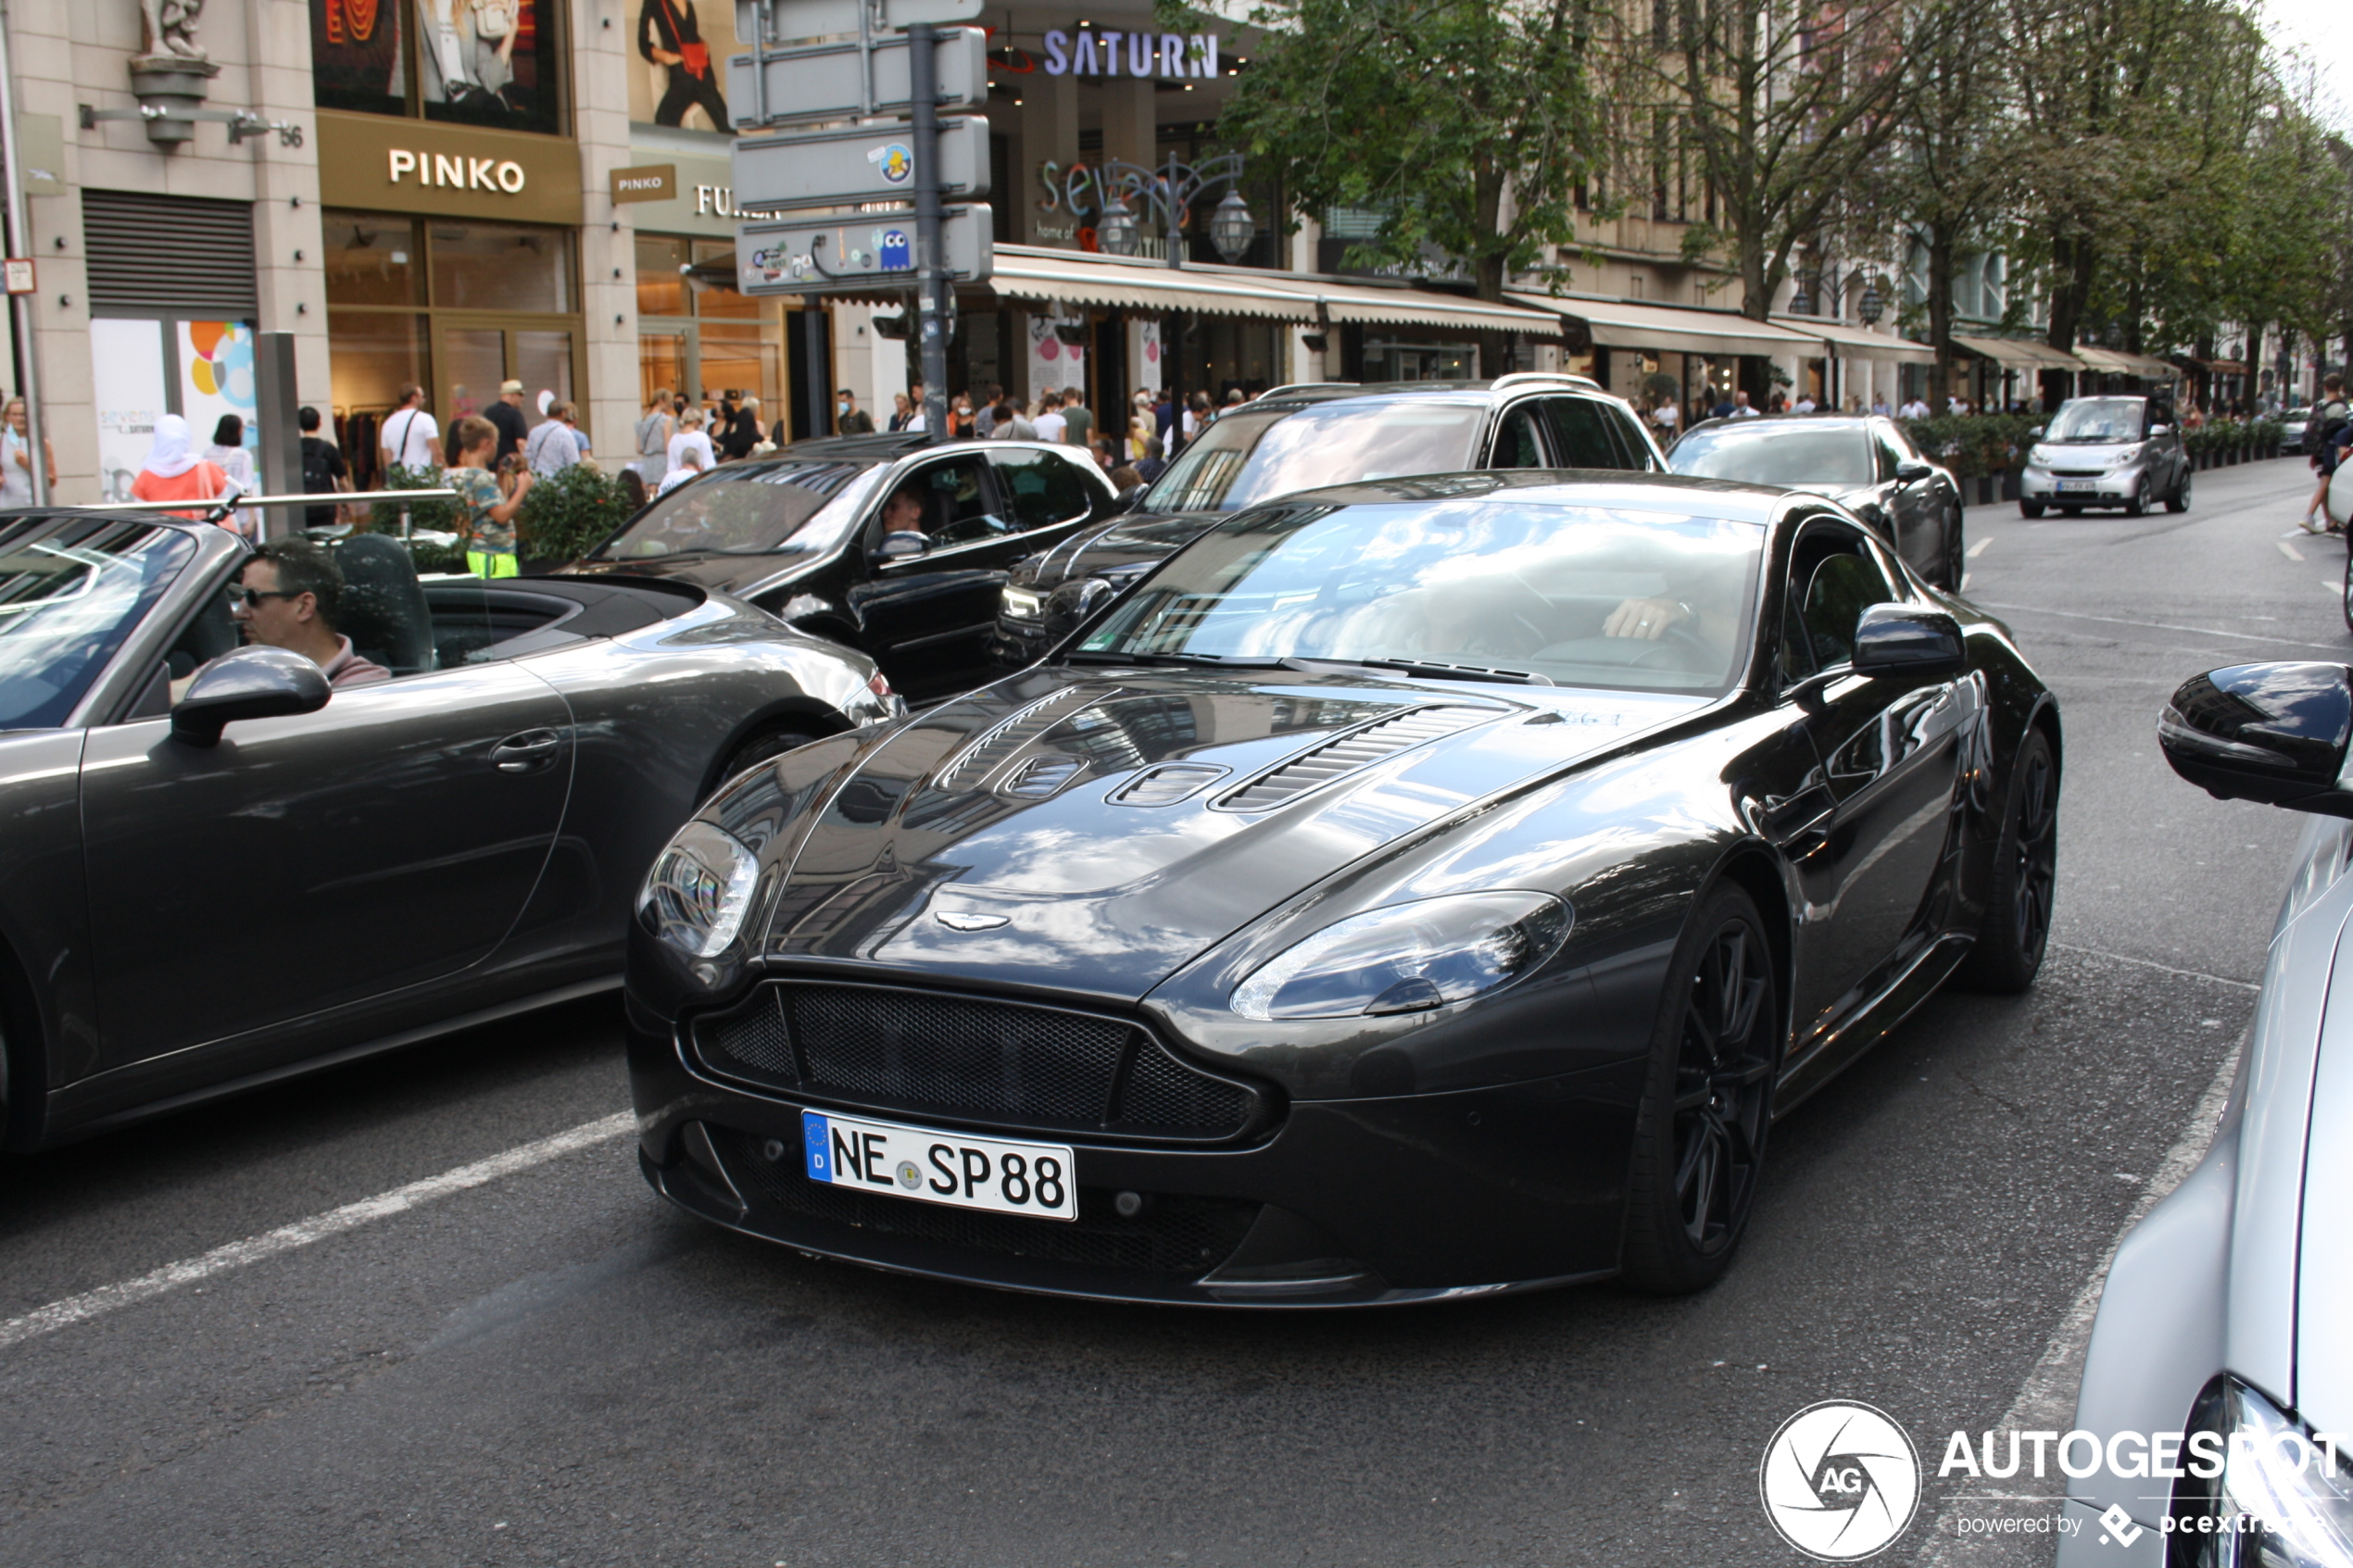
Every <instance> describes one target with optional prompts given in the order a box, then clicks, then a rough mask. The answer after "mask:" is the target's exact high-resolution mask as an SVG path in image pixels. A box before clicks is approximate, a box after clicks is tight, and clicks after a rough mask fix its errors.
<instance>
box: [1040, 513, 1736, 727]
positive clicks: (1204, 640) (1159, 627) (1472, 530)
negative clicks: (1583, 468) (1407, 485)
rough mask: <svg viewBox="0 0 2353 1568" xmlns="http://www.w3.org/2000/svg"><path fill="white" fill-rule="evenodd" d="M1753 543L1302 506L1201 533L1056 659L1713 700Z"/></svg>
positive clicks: (1519, 516)
mask: <svg viewBox="0 0 2353 1568" xmlns="http://www.w3.org/2000/svg"><path fill="white" fill-rule="evenodd" d="M1693 499H1694V500H1695V501H1696V500H1700V499H1701V498H1700V497H1696V496H1695V497H1693ZM1770 532H1771V531H1770V528H1769V527H1768V525H1767V524H1766V523H1764V522H1761V521H1747V520H1742V519H1728V518H1723V517H1720V516H1710V515H1705V514H1704V512H1694V511H1682V510H1676V511H1665V510H1661V511H1652V510H1647V509H1640V508H1620V507H1613V506H1606V505H1596V504H1589V503H1584V502H1579V501H1575V500H1567V499H1558V498H1554V497H1550V496H1546V497H1541V498H1538V497H1533V496H1529V495H1506V496H1501V497H1493V498H1470V497H1464V498H1443V499H1438V500H1427V499H1419V498H1415V499H1397V500H1390V499H1366V500H1354V499H1352V500H1348V501H1331V500H1318V499H1316V498H1315V497H1312V496H1310V497H1299V498H1296V499H1294V500H1293V501H1291V502H1289V503H1284V504H1277V505H1275V506H1270V507H1262V508H1253V509H1252V510H1250V511H1246V512H1242V513H1239V514H1237V515H1236V516H1234V517H1231V518H1228V519H1227V520H1226V521H1223V522H1221V523H1219V524H1217V525H1216V526H1214V527H1213V528H1211V529H1209V530H1208V531H1207V532H1206V533H1202V535H1200V536H1199V537H1198V538H1196V539H1194V540H1193V541H1192V542H1191V543H1190V544H1189V545H1187V546H1185V547H1184V548H1183V549H1181V550H1178V551H1177V552H1176V554H1174V555H1172V556H1171V557H1170V558H1168V559H1167V560H1166V561H1164V562H1163V563H1162V565H1161V567H1160V569H1159V570H1158V571H1155V572H1153V573H1152V575H1151V577H1149V578H1147V579H1146V580H1145V581H1144V582H1143V583H1141V584H1139V586H1138V587H1137V588H1136V589H1135V590H1133V591H1132V593H1131V594H1130V595H1129V596H1127V597H1126V599H1125V600H1124V601H1122V602H1121V603H1120V604H1118V605H1117V606H1116V607H1115V608H1113V609H1112V611H1111V612H1110V614H1109V615H1108V616H1107V617H1106V618H1105V619H1104V620H1103V621H1101V622H1100V623H1098V624H1097V625H1096V626H1094V627H1093V628H1091V629H1090V630H1089V631H1088V632H1087V633H1086V634H1085V635H1084V636H1083V637H1082V638H1081V639H1080V640H1079V641H1078V642H1077V643H1076V644H1075V645H1074V646H1071V647H1070V648H1069V649H1068V650H1067V653H1066V655H1065V657H1066V658H1069V659H1075V660H1083V661H1084V662H1087V663H1090V664H1092V663H1100V662H1102V661H1104V660H1105V659H1114V658H1119V657H1123V656H1124V657H1127V658H1132V659H1136V660H1137V661H1138V662H1143V663H1152V662H1165V661H1169V660H1172V659H1185V660H1186V661H1188V662H1190V661H1195V660H1198V661H1201V662H1203V663H1223V664H1227V665H1229V666H1233V667H1237V668H1239V667H1243V666H1246V665H1250V664H1265V663H1267V662H1273V663H1281V664H1294V665H1306V664H1312V663H1315V662H1327V663H1332V662H1344V663H1356V664H1363V665H1367V666H1372V667H1378V666H1381V665H1389V666H1391V667H1396V668H1401V669H1410V668H1411V667H1416V666H1419V667H1423V668H1427V669H1433V670H1434V669H1445V670H1447V671H1450V673H1453V672H1457V671H1459V672H1461V674H1460V675H1459V676H1458V677H1456V678H1473V679H1476V678H1478V675H1477V673H1476V671H1478V669H1480V668H1481V667H1484V668H1485V669H1487V670H1491V671H1494V672H1495V673H1494V675H1493V678H1494V679H1495V680H1497V681H1499V682H1510V683H1514V684H1554V685H1560V686H1580V687H1588V688H1601V689H1610V690H1627V691H1645V692H1660V693H1669V694H1674V695H1678V696H1705V697H1709V698H1715V697H1720V696H1725V695H1727V694H1729V693H1730V692H1733V691H1735V690H1739V689H1741V688H1742V687H1743V685H1744V684H1746V682H1747V679H1748V673H1749V670H1750V667H1751V664H1752V662H1753V660H1754V658H1755V647H1756V642H1757V629H1756V606H1757V604H1758V602H1759V600H1760V598H1761V597H1762V588H1763V583H1764V577H1765V571H1766V563H1767V542H1768V535H1769V533H1770ZM1531 675H1532V676H1538V677H1541V682H1530V681H1529V680H1528V677H1529V676H1531Z"/></svg>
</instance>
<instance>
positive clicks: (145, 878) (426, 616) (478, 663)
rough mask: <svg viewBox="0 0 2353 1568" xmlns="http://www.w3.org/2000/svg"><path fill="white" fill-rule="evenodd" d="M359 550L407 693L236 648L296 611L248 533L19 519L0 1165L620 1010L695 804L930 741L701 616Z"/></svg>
mask: <svg viewBox="0 0 2353 1568" xmlns="http://www.w3.org/2000/svg"><path fill="white" fill-rule="evenodd" d="M334 554H335V556H336V557H337V558H339V559H340V563H341V573H342V577H343V580H344V581H343V584H342V587H341V589H340V591H339V592H337V593H335V595H334V596H335V597H337V598H338V599H339V600H340V603H339V605H338V606H337V607H336V610H335V612H334V614H333V622H334V625H335V626H336V627H337V628H339V631H340V633H342V634H347V635H348V636H349V637H350V638H351V641H352V643H353V645H354V647H353V651H354V652H355V653H357V654H358V655H359V656H360V657H361V658H364V659H371V660H372V661H373V662H374V663H376V664H378V665H381V666H383V667H384V669H385V670H387V671H389V672H390V678H389V679H379V680H377V681H376V683H375V684H367V685H346V686H337V687H333V688H331V687H330V685H329V684H328V681H327V679H326V676H325V674H324V673H323V672H322V671H321V668H320V666H319V665H318V664H316V663H314V662H312V661H311V660H310V659H306V658H304V657H303V656H302V655H300V654H298V653H294V652H290V651H288V650H287V649H286V648H284V647H283V646H253V647H247V648H244V649H239V648H238V646H237V644H238V639H239V630H238V618H242V617H248V616H250V615H251V614H252V613H253V612H254V610H255V609H256V608H257V606H258V605H261V604H271V605H275V604H277V603H279V602H280V601H283V600H284V599H285V598H286V596H287V595H286V591H285V590H286V584H285V583H280V582H276V581H275V579H274V578H273V579H272V580H271V581H270V582H267V583H263V584H262V585H261V588H257V587H256V584H255V583H253V582H251V581H247V582H245V583H238V582H237V576H238V573H239V572H240V571H242V570H243V568H244V567H245V564H246V561H247V559H248V551H247V547H246V546H245V543H244V542H243V541H242V540H240V539H239V538H238V537H237V535H235V534H234V533H230V532H228V531H227V530H225V529H221V528H217V527H214V526H212V525H211V524H209V523H192V522H181V521H175V520H172V519H168V518H159V517H156V516H153V515H149V514H123V513H115V514H111V515H109V514H102V513H88V512H82V513H76V512H57V513H16V514H8V515H5V516H0V1052H4V1054H0V1062H5V1066H6V1073H5V1078H0V1084H5V1093H6V1099H5V1110H6V1147H8V1148H19V1149H20V1148H31V1147H34V1146H36V1145H39V1144H42V1143H44V1142H53V1141H55V1140H57V1139H58V1138H61V1137H64V1136H67V1135H71V1134H74V1133H77V1132H87V1131H90V1130H92V1129H94V1128H96V1127H100V1126H104V1125H107V1124H109V1123H115V1122H119V1121H121V1120H123V1119H125V1118H127V1117H131V1116H134V1115H139V1114H144V1113H145V1112H148V1111H152V1110H157V1109H161V1108H164V1107H167V1106H170V1105H173V1104H178V1103H183V1102H186V1101H188V1100H192V1099H195V1098H202V1097H204V1096H208V1095H212V1094H218V1093H220V1092H222V1091H224V1090H227V1089H233V1088H236V1087H238V1086H241V1085H250V1084H254V1083H258V1082H262V1081H266V1080H268V1079H271V1078H274V1077H277V1076H280V1075H282V1074H284V1073H290V1072H294V1071H296V1070H299V1069H302V1068H305V1067H311V1066H317V1065H320V1064H321V1063H324V1062H327V1061H332V1060H339V1059H341V1058H344V1057H347V1056H351V1055H356V1054H358V1053H359V1052H362V1051H367V1050H373V1049H378V1048H381V1047H386V1046H391V1045H397V1044H399V1043H400V1042H401V1041H403V1040H405V1039H412V1038H417V1037H420V1036H422V1035H429V1034H433V1033H436V1032H439V1031H441V1030H445V1029H450V1028H456V1027H459V1026H460V1025H462V1024H465V1023H468V1022H477V1021H480V1020H483V1019H485V1018H489V1017H493V1016H497V1015H498V1014H500V1013H504V1012H511V1011H515V1010H520V1009H522V1008H525V1007H530V1006H533V1005H535V1004H537V1003H540V1002H544V1001H548V1000H553V999H556V998H558V997H565V996H574V995H579V994H582V993H584V992H586V991H591V990H595V989H598V988H602V987H605V986H610V985H612V984H613V983H614V980H615V978H616V976H617V972H618V971H619V968H620V962H621V956H622V939H623V929H624V927H625V926H626V925H627V923H628V908H629V898H630V896H631V894H632V893H633V892H634V891H635V886H636V883H637V879H638V878H640V877H641V876H643V875H644V874H645V870H646V867H647V866H648V864H649V863H651V861H652V859H653V858H654V855H655V852H656V851H657V850H659V849H660V848H661V845H662V842H663V840H664V839H665V838H666V837H667V836H668V835H669V834H671V833H672V832H673V831H674V830H675V829H676V828H677V826H678V824H679V823H680V822H683V821H685V820H686V817H687V815H688V813H690V812H691V811H693V809H695V805H696V803H697V802H698V801H700V800H701V799H703V798H704V797H706V796H708V795H709V794H710V793H711V790H712V789H714V788H715V787H716V786H717V785H718V784H720V783H721V782H722V781H723V780H724V779H725V778H726V777H727V776H728V775H729V773H730V771H732V770H734V769H736V768H740V767H749V765H751V764H752V763H753V762H755V761H757V760H759V759H761V758H763V757H772V756H774V755H775V753H776V751H777V750H779V749H780V748H782V747H784V746H788V745H793V744H797V743H799V742H801V741H804V740H808V739H812V738H814V737H816V736H819V735H825V734H837V733H839V732H841V731H843V730H846V729H849V727H850V726H851V725H853V724H856V723H861V722H873V721H878V720H881V719H884V718H887V717H889V716H890V715H891V714H892V713H894V712H897V711H903V709H901V708H900V706H899V704H898V703H897V701H896V699H895V698H892V697H890V696H887V688H883V689H881V690H877V689H874V688H870V686H869V684H868V683H869V682H870V681H873V680H874V679H875V667H874V665H873V664H872V663H871V662H870V661H869V660H867V659H865V658H864V657H863V656H862V655H858V654H853V653H849V652H847V651H846V650H843V649H840V648H837V647H834V646H831V645H830V644H825V643H821V642H818V641H816V640H814V639H812V638H809V637H804V636H802V635H800V634H799V633H796V632H793V631H791V630H790V629H788V628H787V627H786V626H784V625H783V624H782V623H781V622H779V621H775V620H774V619H773V618H771V617H769V616H767V615H765V614H762V613H761V612H760V611H758V610H755V609H751V608H749V607H747V606H743V605H739V604H736V603H735V602H733V601H731V600H728V599H724V598H721V597H719V596H715V595H711V594H706V593H705V592H703V591H702V590H700V589H695V588H686V587H683V586H680V585H675V584H662V583H637V582H632V581H630V580H628V579H625V578H601V579H597V580H594V581H588V580H560V579H542V578H530V579H519V580H518V579H510V580H507V581H504V582H501V583H497V584H490V583H483V582H480V581H478V580H476V579H473V578H468V577H455V578H426V579H424V580H423V581H422V582H420V581H419V579H418V577H417V575H416V573H415V572H414V571H411V570H410V569H409V562H408V557H407V555H406V553H405V552H404V551H403V550H402V549H401V547H400V546H399V544H398V543H397V542H396V541H394V540H391V539H387V538H384V537H383V536H381V535H363V536H360V537H358V538H354V539H352V540H350V541H348V542H347V543H346V544H344V545H343V546H340V547H339V548H338V549H336V551H335V552H334ZM272 570H273V571H274V570H275V569H274V568H273V569H272ZM264 589H266V590H268V591H266V592H265V591H263V590H264ZM224 590H228V592H224ZM314 597H315V596H314ZM233 602H234V605H235V608H234V610H233ZM248 624H250V622H248ZM200 667H201V668H200Z"/></svg>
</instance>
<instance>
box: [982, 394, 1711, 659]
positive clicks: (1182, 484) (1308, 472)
mask: <svg viewBox="0 0 2353 1568" xmlns="http://www.w3.org/2000/svg"><path fill="white" fill-rule="evenodd" d="M1466 469H1605V470H1629V469H1630V470H1640V471H1646V472H1653V473H1663V472H1665V471H1666V470H1667V463H1666V459H1665V458H1661V457H1660V456H1659V452H1658V448H1657V446H1655V445H1653V444H1652V441H1651V438H1650V435H1649V433H1647V432H1646V431H1644V430H1643V429H1642V421H1641V420H1638V419H1636V418H1635V417H1634V411H1633V409H1632V408H1629V407H1628V406H1627V405H1626V403H1625V401H1624V400H1623V399H1622V398H1617V397H1613V396H1611V395H1609V394H1608V393H1606V392H1604V391H1603V390H1602V389H1601V387H1600V386H1599V385H1598V384H1596V383H1593V382H1591V381H1588V380H1586V379H1585V378H1584V377H1582V376H1567V375H1548V374H1541V373H1525V374H1518V375H1507V376H1503V377H1500V378H1499V379H1497V380H1495V381H1491V382H1393V383H1386V384H1382V385H1373V386H1360V385H1357V384H1354V383H1347V382H1326V383H1319V384H1315V385H1310V386H1282V387H1277V388H1276V389H1275V390H1274V391H1272V392H1269V393H1266V394H1265V395H1261V396H1260V397H1259V398H1257V399H1256V400H1255V401H1254V402H1250V403H1245V404H1243V405H1241V406H1240V407H1239V408H1227V409H1226V410H1225V411H1224V412H1222V413H1220V414H1219V415H1218V416H1217V418H1216V419H1214V420H1212V421H1211V422H1210V425H1209V428H1208V429H1206V430H1204V431H1202V433H1200V434H1199V435H1198V436H1195V437H1194V438H1193V441H1192V444H1191V445H1189V446H1187V447H1186V448H1185V449H1184V450H1183V451H1182V452H1180V453H1178V454H1177V456H1176V460H1175V461H1174V462H1172V463H1171V464H1169V466H1168V470H1167V471H1166V472H1164V473H1163V474H1162V475H1161V476H1160V477H1159V478H1158V479H1157V480H1155V481H1154V482H1153V483H1152V484H1151V487H1150V488H1149V489H1147V490H1146V491H1145V492H1144V493H1143V495H1141V496H1140V497H1139V498H1133V499H1132V501H1131V509H1130V510H1129V512H1128V513H1127V515H1126V516H1124V517H1121V518H1119V519H1117V520H1116V521H1113V522H1111V523H1109V524H1108V525H1105V526H1101V527H1096V528H1085V529H1080V530H1078V531H1076V533H1072V534H1070V535H1069V536H1068V537H1067V538H1065V539H1063V541H1062V542H1061V543H1060V544H1058V545H1055V546H1053V547H1052V548H1051V549H1048V550H1045V551H1042V552H1039V553H1038V554H1035V555H1032V556H1031V557H1030V558H1028V559H1026V560H1024V561H1022V562H1020V563H1019V564H1018V565H1016V566H1015V567H1014V568H1013V572H1012V574H1011V576H1010V577H1009V578H1008V579H1007V580H1006V583H1005V587H1004V593H1003V602H1002V606H1001V608H1000V610H999V612H998V616H997V631H996V634H995V635H994V636H993V637H991V638H990V639H989V644H988V656H989V659H990V660H991V661H992V662H993V663H994V664H995V665H996V666H997V669H998V671H1004V670H1017V669H1020V668H1022V667H1023V666H1025V665H1028V664H1032V663H1035V662H1036V661H1037V660H1038V659H1039V658H1040V657H1041V656H1043V655H1044V653H1045V652H1046V650H1047V649H1048V648H1050V647H1051V646H1054V644H1056V643H1057V642H1060V641H1061V640H1062V639H1063V637H1064V636H1066V635H1068V634H1069V633H1070V632H1071V631H1072V629H1073V628H1075V627H1076V626H1077V624H1078V623H1079V621H1083V620H1085V619H1086V618H1087V616H1088V614H1090V613H1092V612H1093V611H1094V610H1095V609H1096V608H1098V607H1099V606H1101V604H1102V602H1103V601H1104V600H1105V599H1106V598H1108V597H1109V596H1112V595H1113V594H1115V593H1117V592H1119V591H1120V590H1121V589H1122V588H1124V587H1126V585H1127V584H1128V583H1133V582H1135V581H1136V579H1137V578H1139V577H1140V576H1142V575H1143V574H1144V573H1145V572H1146V571H1150V570H1151V568H1152V567H1154V566H1156V565H1158V564H1159V563H1160V562H1161V561H1162V560H1163V559H1164V558H1166V557H1167V556H1169V555H1171V554H1172V553H1174V552H1175V551H1176V549H1177V548H1178V547H1179V546H1182V545H1184V544H1186V543H1187V542H1188V541H1189V540H1190V539H1192V538H1193V536H1194V535H1196V534H1198V533H1202V531H1203V530H1204V529H1207V528H1209V527H1210V526H1211V525H1212V524H1214V523H1215V522H1216V521H1218V519H1220V518H1222V517H1225V516H1226V515H1227V514H1228V513H1231V512H1235V511H1239V510H1240V509H1241V508H1244V507H1247V506H1253V505H1255V504H1257V503H1258V502H1261V501H1265V500H1270V499H1272V498H1273V497H1275V496H1277V495H1290V494H1291V493H1292V492H1293V491H1298V490H1313V489H1315V488H1317V487H1318V486H1320V485H1327V484H1347V483H1355V482H1357V481H1360V480H1368V479H1398V478H1403V477H1404V476H1406V475H1410V474H1424V473H1458V472H1461V471H1462V470H1466Z"/></svg>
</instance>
